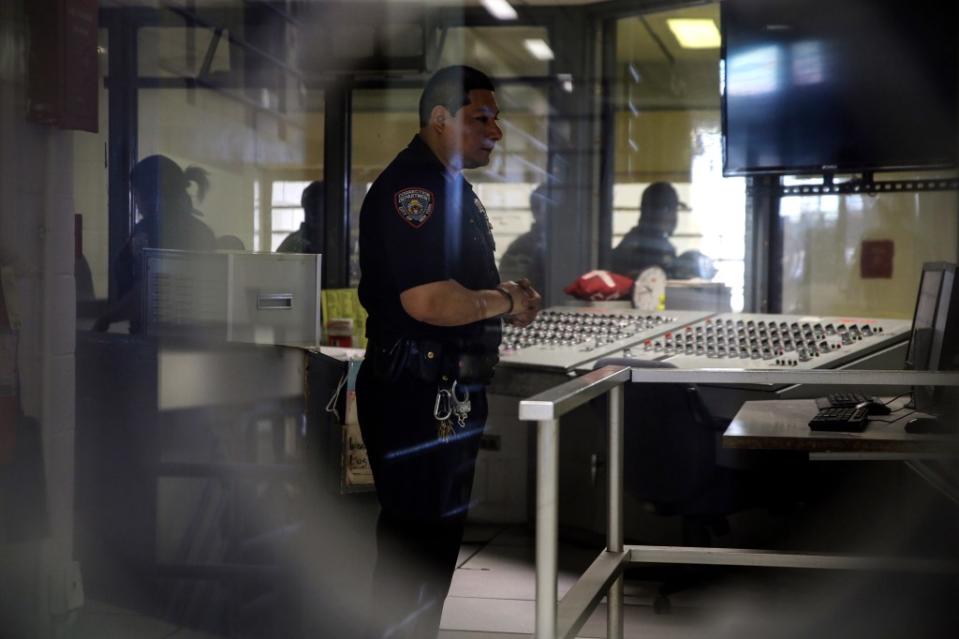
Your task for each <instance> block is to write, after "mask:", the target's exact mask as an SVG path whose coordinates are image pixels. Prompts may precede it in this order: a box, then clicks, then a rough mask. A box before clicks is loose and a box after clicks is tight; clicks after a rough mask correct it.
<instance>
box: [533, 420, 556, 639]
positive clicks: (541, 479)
mask: <svg viewBox="0 0 959 639" xmlns="http://www.w3.org/2000/svg"><path fill="white" fill-rule="evenodd" d="M536 459H537V467H536V639H556V604H557V595H556V588H557V585H556V584H557V578H558V576H559V565H558V564H559V554H558V545H559V502H558V500H559V419H543V420H540V421H539V422H537V427H536Z"/></svg>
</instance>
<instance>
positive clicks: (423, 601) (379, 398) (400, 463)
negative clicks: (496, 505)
mask: <svg viewBox="0 0 959 639" xmlns="http://www.w3.org/2000/svg"><path fill="white" fill-rule="evenodd" d="M370 364H371V362H370V360H369V359H367V360H366V362H365V363H364V364H363V366H362V367H361V368H360V372H359V375H358V378H357V381H356V400H357V411H358V417H359V422H360V429H361V430H362V432H363V441H364V443H365V444H366V449H367V453H368V455H369V460H370V467H371V468H372V471H373V478H374V480H375V481H376V494H377V497H378V498H379V501H380V507H381V513H380V518H379V522H378V524H377V560H376V568H375V570H374V575H373V579H374V581H373V601H372V603H373V605H372V606H371V607H370V618H369V619H368V624H369V626H368V627H369V630H368V632H367V637H369V638H370V639H374V638H375V639H385V638H386V637H390V638H392V639H399V638H409V639H433V637H435V636H436V634H437V632H438V630H439V623H440V615H441V613H442V611H443V602H444V600H445V599H446V594H447V592H448V591H449V586H450V582H451V581H452V577H453V571H454V569H455V568H456V556H457V554H458V552H459V546H460V542H461V541H462V536H463V522H464V520H465V517H466V512H467V510H468V507H469V500H470V490H471V488H472V485H473V471H474V467H475V463H476V454H477V452H478V450H479V442H480V437H481V436H482V433H483V427H484V425H485V422H486V414H487V405H486V394H485V391H484V390H483V389H482V387H478V388H475V389H472V390H471V391H470V403H471V404H472V406H471V410H470V413H469V418H468V419H467V422H466V426H465V428H462V429H461V428H459V427H456V428H455V432H454V434H453V435H452V436H450V437H449V438H447V439H446V440H440V439H438V438H437V426H438V425H437V421H436V419H435V417H434V416H433V407H434V403H435V400H436V391H437V388H436V385H435V384H428V383H425V382H422V381H419V380H416V379H414V378H412V377H411V376H410V375H408V374H403V375H402V376H401V377H400V379H399V380H397V381H394V382H389V381H386V380H385V379H382V378H379V377H377V375H376V372H375V371H374V370H373V369H374V367H373V366H372V365H370Z"/></svg>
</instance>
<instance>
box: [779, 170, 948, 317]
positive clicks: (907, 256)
mask: <svg viewBox="0 0 959 639" xmlns="http://www.w3.org/2000/svg"><path fill="white" fill-rule="evenodd" d="M943 175H944V174H935V175H934V176H932V175H929V174H926V175H919V174H916V175H903V174H886V175H880V176H877V177H876V179H877V180H895V179H904V178H919V177H942V176H943ZM839 179H840V180H842V179H845V178H839ZM821 182H822V180H821V179H820V178H816V179H814V180H810V179H797V178H787V179H786V180H785V183H786V184H787V185H798V184H803V183H821ZM957 212H959V196H957V194H956V192H955V191H942V192H925V193H880V194H850V195H804V196H788V197H784V198H782V199H781V200H780V203H779V215H780V218H781V222H782V233H783V258H782V282H783V292H782V309H783V312H784V313H808V314H816V315H850V316H859V317H899V318H911V317H912V314H913V309H914V308H915V303H916V291H917V287H918V285H919V277H920V274H921V273H922V264H923V262H931V261H940V260H943V261H948V262H955V261H956V258H957V246H956V237H959V222H957Z"/></svg>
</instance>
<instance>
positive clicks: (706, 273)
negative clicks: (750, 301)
mask: <svg viewBox="0 0 959 639" xmlns="http://www.w3.org/2000/svg"><path fill="white" fill-rule="evenodd" d="M680 210H683V211H689V210H690V208H689V207H688V206H686V205H685V204H683V203H682V202H680V201H679V196H678V195H677V194H676V189H674V188H673V185H671V184H669V183H668V182H654V183H652V184H650V185H649V186H648V187H646V190H645V191H643V196H642V198H641V200H640V204H639V223H638V224H637V225H636V226H634V227H633V228H631V229H630V230H629V232H628V233H626V235H624V236H623V239H622V241H621V242H620V243H619V244H618V245H617V246H616V248H614V249H613V258H612V270H613V272H615V273H619V274H621V275H626V276H628V277H631V278H633V279H635V278H636V277H638V276H639V274H640V273H641V272H642V271H644V270H645V269H647V268H649V267H650V266H659V267H660V268H662V269H663V270H664V271H666V275H667V276H668V277H670V278H671V279H690V278H693V277H702V278H705V279H709V278H711V277H712V276H713V275H715V274H716V269H715V268H714V267H713V264H712V260H710V259H709V258H708V257H706V256H705V255H703V254H702V253H700V252H699V251H695V250H694V251H686V252H685V253H683V254H682V255H680V256H679V257H677V256H676V248H675V247H674V246H673V244H672V242H670V241H669V236H670V235H672V234H673V233H674V232H675V231H676V225H677V223H678V216H677V213H678V211H680Z"/></svg>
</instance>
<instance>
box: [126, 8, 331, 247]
mask: <svg viewBox="0 0 959 639" xmlns="http://www.w3.org/2000/svg"><path fill="white" fill-rule="evenodd" d="M230 7H232V8H233V9H236V10H237V11H239V10H240V9H241V8H242V3H225V5H224V9H225V12H224V13H223V15H222V16H221V15H220V14H219V13H216V12H213V11H211V12H210V13H209V14H208V15H207V14H203V13H202V12H201V15H200V17H201V19H202V20H203V21H204V23H205V24H203V25H200V24H193V23H192V22H191V21H189V20H187V19H185V18H184V17H183V15H182V14H181V13H180V12H179V11H175V10H173V9H169V10H166V11H162V14H163V16H164V21H163V22H164V24H163V26H156V27H144V28H141V29H139V30H138V37H137V42H138V53H139V54H140V55H139V56H138V66H139V75H140V81H139V82H140V89H139V95H138V103H139V114H138V128H139V139H138V157H139V159H142V158H144V157H147V156H149V155H154V154H161V155H165V156H167V157H169V158H170V159H172V160H174V161H175V162H176V163H177V164H179V165H180V166H181V167H182V168H186V167H188V166H196V167H198V168H200V169H203V170H205V171H206V172H207V173H208V176H209V189H208V190H207V192H206V193H205V197H204V198H203V199H202V201H201V200H200V198H199V197H195V198H194V207H195V209H196V210H197V212H198V215H199V217H200V220H201V221H202V222H203V223H204V224H206V225H207V226H208V227H209V228H210V229H211V230H212V231H213V233H214V235H215V236H216V238H217V241H218V246H220V247H221V248H230V249H234V250H237V249H240V247H241V246H242V249H243V250H264V251H269V250H275V249H276V247H277V246H279V243H280V242H282V240H283V239H284V238H285V237H286V236H287V235H289V233H291V232H292V231H295V230H297V229H298V228H299V224H300V222H301V221H302V220H303V212H302V209H301V208H300V193H301V192H302V188H301V187H300V185H303V186H305V185H306V184H308V183H309V181H311V180H314V179H322V176H323V145H324V140H323V110H324V104H323V91H322V90H320V89H315V88H310V87H307V86H306V85H305V83H304V81H303V79H302V78H301V77H299V76H298V75H297V74H296V72H295V71H294V70H293V67H292V66H291V65H288V64H286V63H284V61H283V60H282V59H281V58H277V57H275V56H274V57H269V56H266V55H263V54H259V53H255V52H251V51H252V50H251V49H248V48H247V47H245V46H241V45H240V44H239V43H240V42H251V41H252V42H257V43H258V45H257V46H258V48H259V49H262V47H264V46H266V45H265V44H264V42H263V41H262V36H260V35H259V34H258V33H257V32H256V31H255V29H257V28H260V27H262V25H258V24H251V25H247V26H246V27H244V25H243V23H232V22H230V20H229V19H228V16H229V15H231V14H230V13H229V11H226V9H227V8H230ZM218 20H219V21H220V22H217V21H218ZM224 20H226V22H223V21H224ZM231 27H232V28H233V29H234V31H233V32H231V30H230V29H231ZM245 28H246V29H253V31H250V32H244V31H243V29H245ZM217 29H219V30H220V32H219V35H217ZM231 33H236V37H235V38H231V37H230V34H231ZM175 80H181V81H183V84H182V86H180V87H177V86H176V82H175ZM194 80H198V81H196V82H194ZM194 195H195V196H198V195H199V193H196V192H194Z"/></svg>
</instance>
